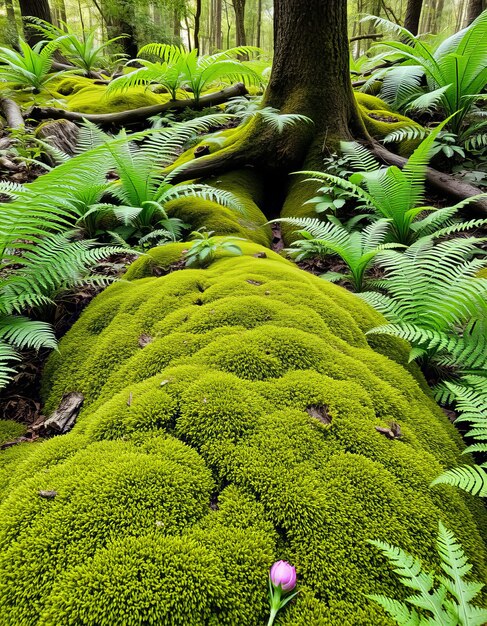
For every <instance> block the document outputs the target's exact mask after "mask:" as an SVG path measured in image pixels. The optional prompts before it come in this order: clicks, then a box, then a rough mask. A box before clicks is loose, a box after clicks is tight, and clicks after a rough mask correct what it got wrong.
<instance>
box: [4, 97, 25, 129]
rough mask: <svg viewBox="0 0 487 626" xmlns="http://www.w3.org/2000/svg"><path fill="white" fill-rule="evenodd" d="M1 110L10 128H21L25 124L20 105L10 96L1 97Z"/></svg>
mask: <svg viewBox="0 0 487 626" xmlns="http://www.w3.org/2000/svg"><path fill="white" fill-rule="evenodd" d="M0 111H1V112H2V113H3V116H4V117H5V119H6V120H7V124H8V126H9V127H10V128H21V127H22V126H23V125H24V118H23V117H22V111H21V110H20V107H19V105H18V104H17V103H16V102H14V101H13V100H11V99H10V98H0Z"/></svg>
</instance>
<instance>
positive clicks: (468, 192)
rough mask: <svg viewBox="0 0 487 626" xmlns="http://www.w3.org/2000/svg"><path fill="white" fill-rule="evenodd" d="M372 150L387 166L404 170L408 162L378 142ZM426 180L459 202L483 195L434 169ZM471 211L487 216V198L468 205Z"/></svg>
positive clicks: (428, 169)
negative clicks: (394, 166)
mask: <svg viewBox="0 0 487 626" xmlns="http://www.w3.org/2000/svg"><path fill="white" fill-rule="evenodd" d="M371 149H372V152H373V154H375V156H376V157H377V158H379V159H380V160H381V161H383V162H384V163H385V164H386V165H396V166H397V167H400V168H403V167H404V165H405V164H406V162H407V159H405V158H404V157H402V156H399V155H398V154H394V153H393V152H390V151H389V150H387V148H384V146H382V145H381V144H380V143H378V142H376V141H374V142H373V143H372V145H371ZM426 180H427V182H428V184H429V185H430V186H431V187H432V188H433V189H435V190H436V191H439V192H440V193H441V194H443V195H446V196H449V197H450V198H453V199H454V200H456V201H457V202H460V201H462V200H465V199H467V198H471V197H472V196H477V195H479V194H481V193H482V190H481V189H479V188H478V187H474V185H471V184H470V183H466V182H464V181H462V180H459V179H458V178H455V177H454V176H451V175H450V174H445V173H443V172H439V171H438V170H435V169H433V168H432V167H428V168H427V170H426ZM469 209H475V211H476V212H478V213H481V214H483V215H486V214H487V197H485V198H479V199H478V200H476V201H475V202H472V203H471V204H469V205H468V207H466V210H467V211H468V210H469Z"/></svg>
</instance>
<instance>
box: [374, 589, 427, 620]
mask: <svg viewBox="0 0 487 626" xmlns="http://www.w3.org/2000/svg"><path fill="white" fill-rule="evenodd" d="M367 598H369V600H373V601H374V602H377V604H379V605H380V606H381V607H382V608H383V609H384V611H386V612H387V613H389V615H390V616H391V617H392V618H393V619H394V620H396V622H397V623H398V625H399V626H420V625H421V621H420V620H421V618H420V616H419V614H418V612H417V611H415V610H414V609H409V607H408V606H406V605H405V604H404V603H403V602H399V601H398V600H393V599H392V598H388V597H387V596H380V595H374V594H371V595H367Z"/></svg>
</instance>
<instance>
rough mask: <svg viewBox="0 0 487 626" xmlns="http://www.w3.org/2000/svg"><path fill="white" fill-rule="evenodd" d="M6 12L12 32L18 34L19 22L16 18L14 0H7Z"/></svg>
mask: <svg viewBox="0 0 487 626" xmlns="http://www.w3.org/2000/svg"><path fill="white" fill-rule="evenodd" d="M5 12H6V14H7V22H8V27H9V29H10V32H11V33H12V34H13V35H14V36H15V35H17V32H18V31H17V22H16V19H15V9H14V5H13V2H12V0H5Z"/></svg>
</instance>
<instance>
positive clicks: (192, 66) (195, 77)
mask: <svg viewBox="0 0 487 626" xmlns="http://www.w3.org/2000/svg"><path fill="white" fill-rule="evenodd" d="M256 51H259V50H258V49H257V48H253V47H252V46H240V47H237V48H232V49H230V50H226V51H225V52H219V53H217V54H212V55H209V54H207V55H202V56H198V51H197V50H192V51H191V52H187V51H186V50H185V48H184V47H183V46H173V45H169V44H154V43H152V44H147V45H146V46H144V47H143V48H141V50H140V51H139V55H152V56H158V57H160V59H161V61H162V62H156V63H154V62H151V61H147V60H144V59H136V61H137V63H138V64H140V65H141V66H142V67H140V68H139V69H137V70H135V71H133V72H131V73H130V74H126V75H124V76H120V77H119V78H116V79H115V80H113V81H112V82H111V83H110V85H109V86H108V90H107V92H108V93H111V92H115V91H120V90H121V91H123V90H126V89H128V88H129V87H134V86H140V85H149V84H151V83H157V84H160V85H163V86H164V87H165V88H166V89H167V90H168V91H169V93H170V94H171V96H172V99H173V100H176V98H177V95H178V90H180V89H189V90H190V91H191V92H192V93H193V94H194V98H195V100H196V101H198V100H199V99H200V97H201V94H202V92H203V90H204V89H206V88H207V87H208V86H209V85H211V84H215V83H221V81H222V80H223V79H225V80H227V81H237V80H240V81H243V82H246V83H247V84H249V83H250V84H259V83H260V81H261V78H260V76H259V74H258V73H257V72H255V71H254V70H253V69H252V68H251V67H248V66H246V65H243V64H242V63H240V62H239V61H237V60H235V57H237V56H239V55H242V54H250V53H252V52H256Z"/></svg>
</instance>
